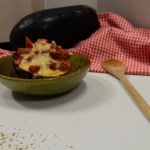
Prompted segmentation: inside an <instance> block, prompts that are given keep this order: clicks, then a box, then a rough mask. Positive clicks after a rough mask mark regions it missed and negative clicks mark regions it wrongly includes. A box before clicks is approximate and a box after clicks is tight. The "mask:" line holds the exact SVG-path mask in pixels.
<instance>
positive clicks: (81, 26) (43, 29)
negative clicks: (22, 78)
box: [10, 5, 100, 50]
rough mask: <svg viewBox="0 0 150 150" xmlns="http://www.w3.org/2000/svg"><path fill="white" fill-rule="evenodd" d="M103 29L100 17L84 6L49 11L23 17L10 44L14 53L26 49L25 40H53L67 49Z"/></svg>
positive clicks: (12, 33) (14, 29)
mask: <svg viewBox="0 0 150 150" xmlns="http://www.w3.org/2000/svg"><path fill="white" fill-rule="evenodd" d="M99 28H100V25H99V21H98V17H97V14H96V13H95V11H94V10H93V9H92V8H89V7H85V6H84V5H78V6H68V7H60V8H53V9H46V10H42V11H38V12H35V13H32V14H29V15H27V16H25V17H24V18H22V19H21V20H20V21H19V22H18V23H17V24H16V25H15V26H14V28H13V29H12V31H11V34H10V42H11V44H12V46H13V49H14V50H17V49H18V48H20V47H25V37H26V36H27V37H29V39H30V40H31V41H32V42H33V43H34V42H35V41H36V40H37V39H42V38H44V39H48V42H49V43H51V41H52V40H54V41H55V42H56V43H57V44H58V45H60V46H62V47H63V48H64V49H68V48H70V47H71V46H73V45H74V44H75V43H77V42H79V41H81V40H84V39H86V38H88V37H89V36H90V35H91V34H92V33H94V32H95V31H96V30H97V29H99Z"/></svg>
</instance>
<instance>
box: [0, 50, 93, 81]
mask: <svg viewBox="0 0 150 150" xmlns="http://www.w3.org/2000/svg"><path fill="white" fill-rule="evenodd" d="M70 54H71V55H72V54H73V55H79V56H82V57H85V58H87V59H88V60H89V63H88V65H87V66H86V67H84V68H83V69H81V70H78V71H75V72H73V73H70V74H67V75H64V76H57V77H52V78H42V79H22V78H13V77H8V76H4V75H2V74H0V77H1V78H4V79H9V80H14V81H25V82H26V81H30V82H37V81H39V82H40V81H51V80H59V79H64V78H67V77H71V76H74V75H75V74H79V73H81V72H83V71H85V70H86V69H88V68H90V66H91V61H90V59H89V58H88V57H86V56H84V55H81V54H78V53H70ZM10 56H12V55H7V56H3V57H0V59H3V58H5V57H10Z"/></svg>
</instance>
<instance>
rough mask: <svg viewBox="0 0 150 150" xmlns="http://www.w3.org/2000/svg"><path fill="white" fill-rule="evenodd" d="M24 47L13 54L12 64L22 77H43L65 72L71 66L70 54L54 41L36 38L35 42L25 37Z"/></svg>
mask: <svg viewBox="0 0 150 150" xmlns="http://www.w3.org/2000/svg"><path fill="white" fill-rule="evenodd" d="M25 39H26V48H18V51H17V52H15V53H14V54H13V59H14V66H15V69H16V71H17V72H18V74H19V76H21V77H23V78H45V77H54V76H60V75H64V74H67V73H68V72H69V71H70V70H71V68H72V65H71V62H70V60H69V59H70V57H71V55H70V54H69V53H68V52H67V51H66V50H64V49H62V47H61V46H58V45H57V44H56V43H55V41H52V42H51V43H48V40H47V39H38V40H37V41H36V42H35V43H32V42H31V40H30V39H29V38H28V37H26V38H25Z"/></svg>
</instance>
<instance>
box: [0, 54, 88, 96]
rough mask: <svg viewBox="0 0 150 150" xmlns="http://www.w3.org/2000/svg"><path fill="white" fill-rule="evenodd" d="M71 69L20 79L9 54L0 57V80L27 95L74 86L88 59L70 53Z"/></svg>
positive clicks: (47, 93) (83, 74)
mask: <svg viewBox="0 0 150 150" xmlns="http://www.w3.org/2000/svg"><path fill="white" fill-rule="evenodd" d="M70 54H71V58H70V61H71V63H72V69H71V70H70V72H69V73H68V74H66V75H64V76H59V77H53V78H43V79H22V78H20V77H18V75H17V74H16V72H15V69H14V66H13V57H12V56H11V55H9V56H5V57H1V58H0V82H1V83H2V84H3V85H5V86H6V87H8V88H10V89H12V90H13V91H17V92H20V93H24V94H29V95H54V94H59V93H63V92H66V91H68V90H70V89H72V88H74V87H75V86H76V85H78V83H79V82H80V81H81V80H82V79H83V78H84V77H85V75H86V74H87V72H88V70H89V67H90V66H91V62H90V60H89V59H88V58H87V57H85V56H82V55H79V54H75V53H70Z"/></svg>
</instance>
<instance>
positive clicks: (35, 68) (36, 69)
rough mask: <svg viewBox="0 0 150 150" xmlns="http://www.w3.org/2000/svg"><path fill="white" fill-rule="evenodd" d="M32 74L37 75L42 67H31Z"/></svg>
mask: <svg viewBox="0 0 150 150" xmlns="http://www.w3.org/2000/svg"><path fill="white" fill-rule="evenodd" d="M29 70H30V72H32V73H36V72H38V71H39V70H40V66H39V65H32V66H30V67H29Z"/></svg>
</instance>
